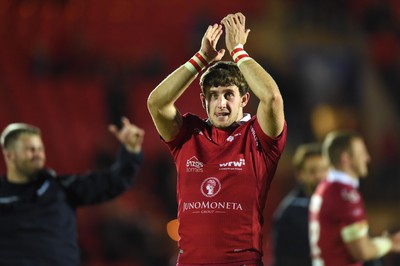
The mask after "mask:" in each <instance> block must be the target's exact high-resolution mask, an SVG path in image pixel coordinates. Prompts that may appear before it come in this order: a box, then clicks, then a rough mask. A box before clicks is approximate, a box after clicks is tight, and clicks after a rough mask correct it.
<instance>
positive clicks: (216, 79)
mask: <svg viewBox="0 0 400 266" xmlns="http://www.w3.org/2000/svg"><path fill="white" fill-rule="evenodd" d="M232 85H236V86H237V87H238V88H239V92H240V96H243V95H245V94H246V93H247V92H249V85H248V84H247V82H246V80H245V78H244V76H243V75H242V73H241V72H240V69H239V67H238V66H237V65H236V63H234V62H230V61H218V62H217V63H215V64H214V65H212V66H210V67H209V68H208V69H207V70H206V71H205V72H204V73H203V75H201V77H200V87H201V91H202V92H203V94H206V92H207V90H208V89H210V88H211V87H219V86H232Z"/></svg>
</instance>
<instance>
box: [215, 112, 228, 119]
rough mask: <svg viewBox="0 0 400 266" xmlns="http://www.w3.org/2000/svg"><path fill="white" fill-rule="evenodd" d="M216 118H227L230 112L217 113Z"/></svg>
mask: <svg viewBox="0 0 400 266" xmlns="http://www.w3.org/2000/svg"><path fill="white" fill-rule="evenodd" d="M215 116H216V117H217V118H223V117H227V116H229V112H219V113H215Z"/></svg>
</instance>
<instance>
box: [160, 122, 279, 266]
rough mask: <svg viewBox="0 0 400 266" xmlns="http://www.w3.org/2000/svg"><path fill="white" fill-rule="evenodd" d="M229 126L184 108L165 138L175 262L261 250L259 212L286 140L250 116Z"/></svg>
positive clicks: (236, 258) (256, 254) (232, 257)
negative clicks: (178, 126) (170, 160)
mask: <svg viewBox="0 0 400 266" xmlns="http://www.w3.org/2000/svg"><path fill="white" fill-rule="evenodd" d="M245 120H247V121H242V122H240V125H237V126H235V127H232V128H231V130H230V131H229V132H226V131H222V130H219V129H216V128H213V127H211V126H210V125H209V124H208V123H207V122H206V121H204V120H202V119H200V118H199V117H197V116H195V115H192V114H186V115H184V117H183V126H182V130H181V131H180V133H179V134H178V136H177V137H176V139H175V140H173V141H171V142H168V143H167V145H168V147H169V149H170V150H171V153H172V155H173V157H174V161H175V164H176V169H177V173H178V177H177V199H178V219H179V224H180V226H179V235H180V240H179V243H178V245H179V249H180V252H179V257H178V264H177V265H179V266H184V265H196V264H213V265H219V264H222V265H243V264H249V263H255V262H257V261H259V260H260V258H261V256H262V232H261V227H262V223H263V219H262V213H263V209H264V205H265V200H266V197H267V192H268V189H269V186H270V184H271V181H272V178H273V176H274V174H275V170H276V167H277V164H278V161H279V158H280V156H281V154H282V152H283V149H284V146H285V142H286V132H287V130H286V124H285V127H284V130H283V132H282V134H281V135H280V136H279V137H278V138H277V139H271V138H269V137H268V136H266V135H265V134H264V133H263V132H262V130H261V128H260V125H259V124H258V122H257V119H256V117H255V116H254V117H252V118H251V119H250V115H248V119H245Z"/></svg>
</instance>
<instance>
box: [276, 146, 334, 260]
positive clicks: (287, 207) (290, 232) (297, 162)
mask: <svg viewBox="0 0 400 266" xmlns="http://www.w3.org/2000/svg"><path fill="white" fill-rule="evenodd" d="M292 165H293V168H294V175H295V178H296V181H297V185H296V186H295V187H294V188H293V189H292V190H291V191H290V193H289V194H288V195H286V197H285V198H284V199H283V200H282V202H281V203H280V205H279V206H278V208H277V209H276V211H275V213H274V216H273V223H272V228H271V235H272V248H273V257H274V263H273V265H274V266H311V255H310V244H309V239H308V206H309V203H310V197H311V195H312V193H313V192H314V189H315V188H316V186H317V184H318V183H319V182H320V181H321V180H322V179H323V178H325V177H326V174H327V172H328V161H327V160H326V158H325V157H324V156H323V155H322V151H321V146H320V144H318V143H307V144H302V145H300V146H299V147H298V148H297V149H296V151H295V153H294V155H293V160H292Z"/></svg>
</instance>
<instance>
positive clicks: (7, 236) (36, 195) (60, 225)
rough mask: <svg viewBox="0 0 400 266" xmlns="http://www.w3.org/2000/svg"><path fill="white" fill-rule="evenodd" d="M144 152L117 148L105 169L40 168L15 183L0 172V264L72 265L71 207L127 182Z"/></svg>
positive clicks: (75, 250)
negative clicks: (63, 171)
mask: <svg viewBox="0 0 400 266" xmlns="http://www.w3.org/2000/svg"><path fill="white" fill-rule="evenodd" d="M142 160H143V154H142V153H141V154H139V155H135V154H131V153H129V152H127V151H126V150H125V149H124V148H121V149H120V151H119V153H118V156H117V160H116V162H115V163H114V164H113V165H112V166H111V167H110V168H109V169H107V170H103V171H97V172H88V173H86V174H73V175H60V176H56V175H55V173H54V172H52V171H49V170H43V171H42V172H41V173H40V175H38V178H37V179H36V180H35V181H33V182H31V183H29V184H23V185H16V184H12V183H9V182H7V181H6V178H5V177H1V178H0V265H2V266H14V265H15V266H17V265H18V266H44V265H46V266H50V265H51V266H77V265H80V264H81V263H80V253H79V247H78V243H77V230H76V208H77V207H79V206H82V205H88V204H95V203H101V202H104V201H106V200H110V199H113V198H115V197H116V196H118V195H120V194H121V193H122V192H124V191H126V190H127V189H128V188H130V186H131V184H132V181H133V179H134V176H135V175H136V174H137V172H138V170H139V167H140V165H141V162H142Z"/></svg>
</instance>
